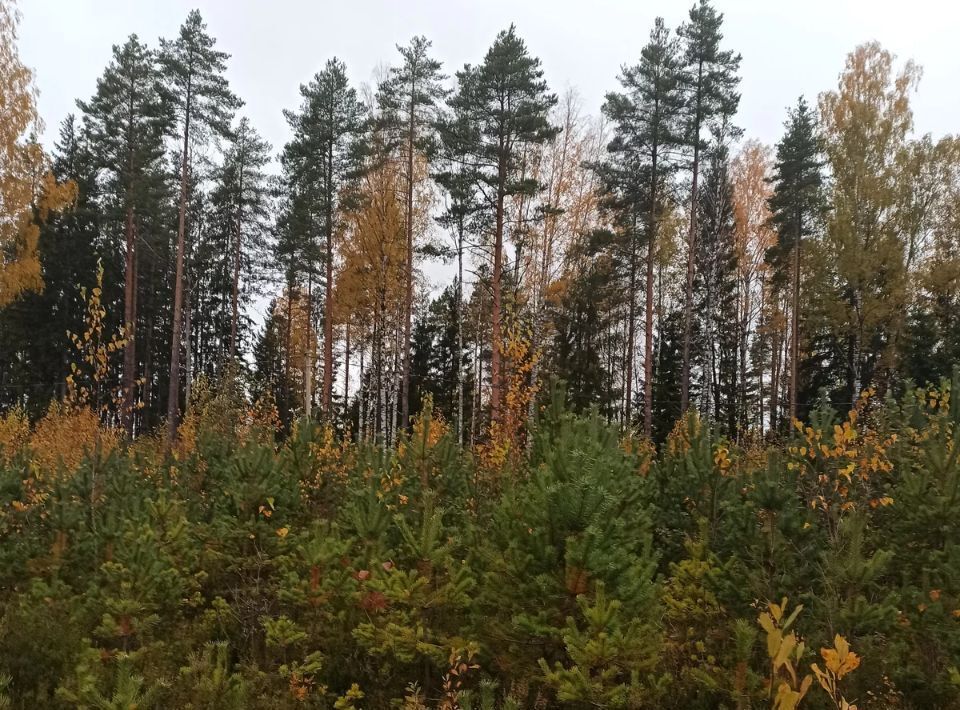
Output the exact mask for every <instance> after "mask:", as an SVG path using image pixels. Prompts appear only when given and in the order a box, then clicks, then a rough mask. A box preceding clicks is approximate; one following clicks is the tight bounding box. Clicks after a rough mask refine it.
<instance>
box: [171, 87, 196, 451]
mask: <svg viewBox="0 0 960 710" xmlns="http://www.w3.org/2000/svg"><path fill="white" fill-rule="evenodd" d="M191 80H192V76H190V77H187V96H186V102H185V104H184V121H183V155H182V157H181V164H180V215H179V219H178V223H177V261H176V267H175V268H176V271H175V279H174V288H173V333H172V336H171V338H170V385H169V388H168V390H167V444H168V445H170V444H172V443H173V440H174V439H175V438H176V436H177V425H178V424H179V420H180V348H181V337H182V322H181V319H182V314H183V259H184V252H185V250H186V247H185V244H184V242H185V240H186V225H187V161H188V159H189V158H188V156H189V146H190V108H191V105H190V102H191V99H192V96H191V90H192V86H191Z"/></svg>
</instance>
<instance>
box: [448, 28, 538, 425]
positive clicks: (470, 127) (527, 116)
mask: <svg viewBox="0 0 960 710" xmlns="http://www.w3.org/2000/svg"><path fill="white" fill-rule="evenodd" d="M457 83H458V88H457V92H456V94H455V95H454V96H453V97H452V98H451V100H450V105H451V107H452V108H453V110H454V111H457V112H459V113H460V114H461V115H462V116H463V118H464V121H463V122H462V123H461V124H458V125H459V126H460V128H462V129H464V132H463V133H461V134H459V135H458V136H457V140H458V144H459V150H460V151H461V152H462V153H463V154H464V155H465V156H466V158H467V161H468V165H469V166H470V174H471V178H472V180H473V181H474V182H475V183H476V184H477V185H478V187H479V189H480V193H481V194H482V195H483V197H484V202H485V207H486V210H487V218H488V220H489V221H490V222H491V224H489V227H488V228H489V229H490V230H491V232H492V235H491V236H492V242H493V243H492V245H491V250H492V252H493V253H492V255H491V256H492V262H493V269H492V272H491V290H492V299H491V300H492V303H491V310H490V313H491V318H490V321H491V339H492V340H491V350H492V361H491V368H490V370H491V372H490V377H491V395H490V413H491V420H492V421H494V422H496V421H498V420H499V416H500V406H501V390H502V386H503V382H502V376H503V375H502V364H501V363H502V353H501V352H500V348H501V342H500V341H501V336H502V333H501V325H502V319H503V313H502V310H503V249H504V234H505V214H506V213H505V204H506V200H507V199H508V198H509V197H512V196H519V195H532V194H534V193H536V191H537V189H538V185H537V183H536V181H534V180H530V179H523V178H522V176H521V171H520V168H521V161H522V155H523V151H524V149H525V148H526V147H529V146H532V145H537V144H539V143H543V142H544V141H545V140H548V139H549V138H550V137H551V136H553V135H555V134H556V129H555V128H554V127H553V126H551V125H550V122H549V120H548V115H549V111H550V109H551V107H552V106H553V105H554V104H556V102H557V98H556V96H554V95H553V94H551V93H549V92H548V89H547V83H546V81H544V79H543V70H542V69H541V68H540V60H539V59H537V58H535V57H531V56H530V54H529V53H528V52H527V47H526V44H525V43H524V41H523V40H522V39H521V38H520V37H519V36H517V33H516V28H515V27H513V26H512V25H511V26H510V28H509V29H507V30H504V31H502V32H500V34H498V35H497V38H496V40H495V41H494V43H493V45H492V46H491V47H490V49H489V50H488V51H487V54H486V56H485V57H484V60H483V62H482V63H481V64H480V65H478V66H476V67H474V66H470V65H467V66H465V67H464V68H463V69H462V70H461V71H459V72H457Z"/></svg>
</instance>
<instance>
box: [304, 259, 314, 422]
mask: <svg viewBox="0 0 960 710" xmlns="http://www.w3.org/2000/svg"><path fill="white" fill-rule="evenodd" d="M304 321H305V326H306V329H307V334H306V337H305V338H304V339H303V416H305V417H306V418H307V419H309V418H310V417H311V416H313V365H314V361H313V348H312V347H311V338H312V337H313V274H312V273H310V274H308V275H307V309H306V314H305V316H304Z"/></svg>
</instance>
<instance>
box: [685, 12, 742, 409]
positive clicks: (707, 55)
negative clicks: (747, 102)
mask: <svg viewBox="0 0 960 710" xmlns="http://www.w3.org/2000/svg"><path fill="white" fill-rule="evenodd" d="M722 25H723V14H722V13H718V12H717V11H716V10H715V9H714V8H713V6H712V5H710V3H709V2H708V0H700V2H699V3H698V4H696V5H694V6H693V7H692V8H691V9H690V18H689V20H688V21H687V22H685V23H684V24H683V25H681V26H680V28H679V29H678V30H677V34H679V35H680V39H681V42H682V47H683V50H682V53H683V57H682V65H683V66H682V69H681V74H680V84H681V89H682V92H683V96H684V108H683V112H682V118H681V120H682V122H683V136H684V143H685V145H686V147H687V149H688V150H689V151H690V153H691V161H690V172H691V183H690V230H689V232H688V238H687V282H686V290H685V292H684V324H683V376H682V379H681V389H680V409H681V410H682V411H685V410H686V409H687V406H688V404H689V401H690V356H691V350H690V348H691V343H692V333H693V331H692V328H693V288H694V273H695V262H696V255H697V202H698V199H699V198H698V191H699V180H700V161H701V153H702V152H703V150H704V148H705V143H704V138H703V129H704V128H710V127H711V126H716V125H721V124H729V120H730V119H731V118H732V117H733V115H734V114H735V113H736V112H737V106H738V105H739V103H740V95H739V94H738V93H737V91H736V89H737V84H739V82H740V78H739V77H738V76H737V71H738V69H739V68H740V55H739V54H734V53H733V52H731V51H730V50H722V49H720V42H721V40H723V35H722V34H721V32H720V28H721V26H722ZM728 134H729V135H730V137H731V138H735V137H736V136H737V135H738V132H737V131H736V130H735V129H732V128H728Z"/></svg>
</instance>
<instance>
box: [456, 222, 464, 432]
mask: <svg viewBox="0 0 960 710" xmlns="http://www.w3.org/2000/svg"><path fill="white" fill-rule="evenodd" d="M456 367H457V444H459V445H460V446H463V225H462V224H461V225H460V228H459V233H458V235H457V361H456Z"/></svg>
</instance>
